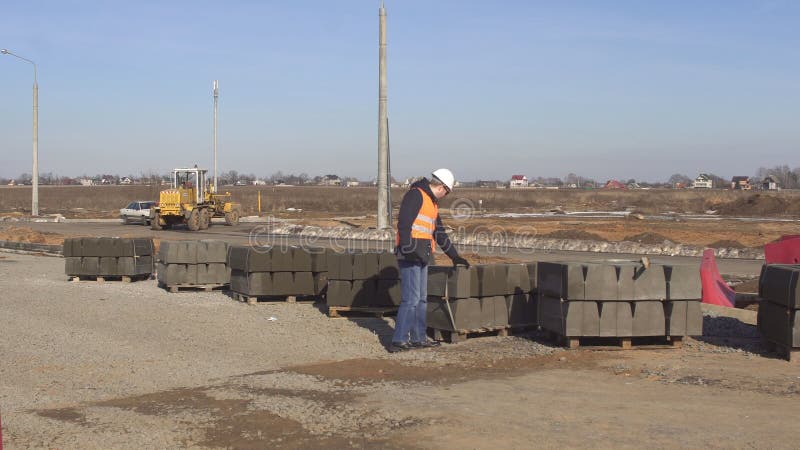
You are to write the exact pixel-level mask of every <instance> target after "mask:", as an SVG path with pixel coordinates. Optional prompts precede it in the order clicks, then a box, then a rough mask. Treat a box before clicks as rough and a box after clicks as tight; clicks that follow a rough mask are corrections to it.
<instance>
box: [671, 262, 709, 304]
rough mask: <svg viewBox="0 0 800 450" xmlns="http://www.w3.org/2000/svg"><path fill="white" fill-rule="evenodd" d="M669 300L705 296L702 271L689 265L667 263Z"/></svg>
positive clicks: (692, 298) (693, 298)
mask: <svg viewBox="0 0 800 450" xmlns="http://www.w3.org/2000/svg"><path fill="white" fill-rule="evenodd" d="M664 274H665V276H666V279H667V299H668V300H698V299H700V298H702V297H703V292H702V291H703V287H702V284H701V282H700V271H699V270H697V268H696V267H694V266H689V265H678V264H672V265H665V266H664Z"/></svg>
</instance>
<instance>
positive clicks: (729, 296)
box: [700, 248, 736, 308]
mask: <svg viewBox="0 0 800 450" xmlns="http://www.w3.org/2000/svg"><path fill="white" fill-rule="evenodd" d="M700 281H701V282H702V284H703V303H708V304H711V305H720V306H728V307H731V308H733V306H734V305H735V304H736V292H735V291H734V290H733V289H731V288H730V286H728V283H726V282H725V281H724V280H723V279H722V275H720V274H719V268H718V267H717V259H716V258H715V257H714V249H713V248H707V249H705V250H704V251H703V262H702V263H701V264H700Z"/></svg>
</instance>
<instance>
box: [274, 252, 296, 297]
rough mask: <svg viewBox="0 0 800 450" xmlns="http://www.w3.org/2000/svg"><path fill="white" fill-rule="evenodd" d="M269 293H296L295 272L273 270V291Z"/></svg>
mask: <svg viewBox="0 0 800 450" xmlns="http://www.w3.org/2000/svg"><path fill="white" fill-rule="evenodd" d="M273 256H274V255H273ZM268 295H294V274H293V273H292V272H272V292H270V293H269V294H268Z"/></svg>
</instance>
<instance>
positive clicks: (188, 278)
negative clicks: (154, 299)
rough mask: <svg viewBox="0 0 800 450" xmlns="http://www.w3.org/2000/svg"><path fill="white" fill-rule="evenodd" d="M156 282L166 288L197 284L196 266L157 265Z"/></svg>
mask: <svg viewBox="0 0 800 450" xmlns="http://www.w3.org/2000/svg"><path fill="white" fill-rule="evenodd" d="M157 272H158V275H157V278H158V281H160V282H161V283H163V284H166V285H168V286H173V285H181V284H198V279H197V274H198V271H197V265H196V264H164V263H159V264H158V271H157Z"/></svg>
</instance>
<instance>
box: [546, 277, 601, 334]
mask: <svg viewBox="0 0 800 450" xmlns="http://www.w3.org/2000/svg"><path fill="white" fill-rule="evenodd" d="M540 270H541V265H540ZM539 273H540V274H541V272H539ZM539 281H540V282H541V281H542V278H539ZM585 303H586V302H581V301H566V300H562V299H560V298H556V297H547V296H542V297H539V325H540V326H541V327H542V329H544V330H548V331H552V332H554V333H557V334H559V335H561V336H568V337H578V336H583V331H582V329H581V326H582V325H583V307H584V305H585ZM598 328H599V326H598Z"/></svg>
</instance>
